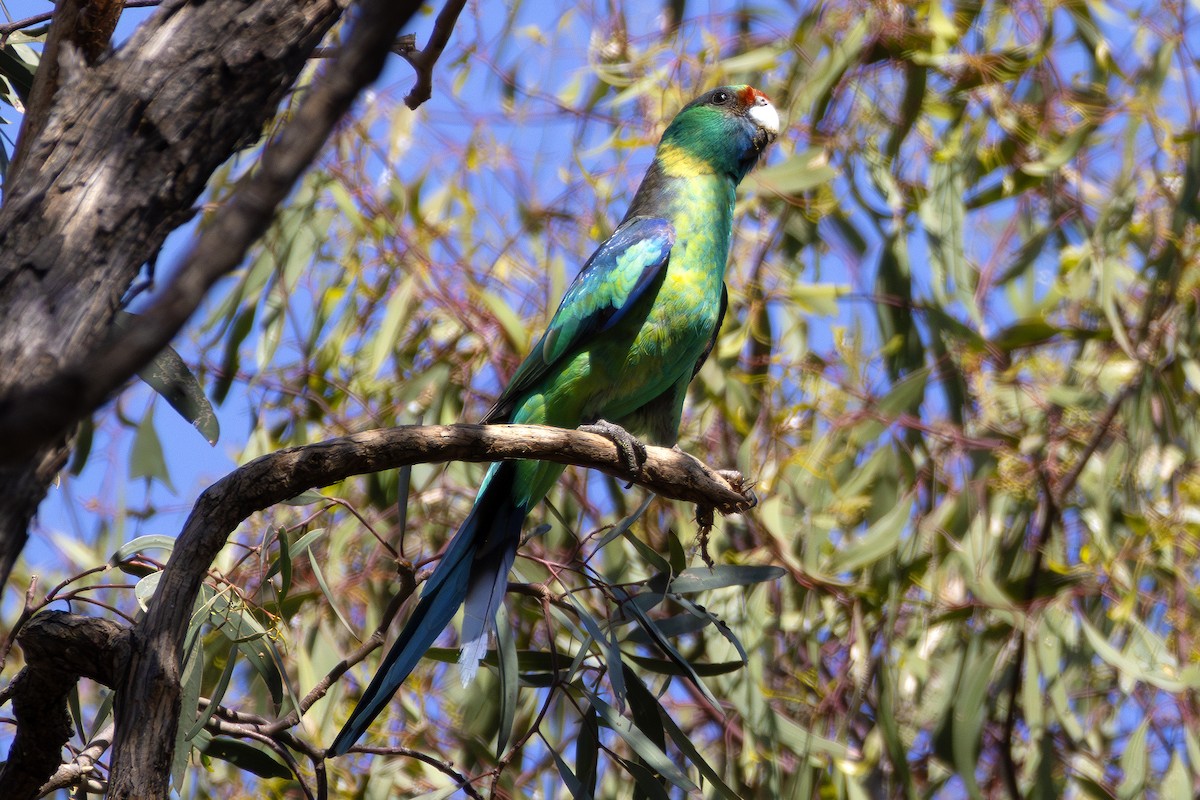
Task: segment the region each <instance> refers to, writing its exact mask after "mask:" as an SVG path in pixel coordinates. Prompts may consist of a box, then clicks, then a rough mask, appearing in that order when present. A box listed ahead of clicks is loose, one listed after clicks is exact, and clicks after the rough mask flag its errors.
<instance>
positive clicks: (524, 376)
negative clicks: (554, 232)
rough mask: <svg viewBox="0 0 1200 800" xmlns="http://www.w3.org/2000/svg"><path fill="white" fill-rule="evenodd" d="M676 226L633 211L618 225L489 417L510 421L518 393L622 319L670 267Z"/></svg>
mask: <svg viewBox="0 0 1200 800" xmlns="http://www.w3.org/2000/svg"><path fill="white" fill-rule="evenodd" d="M674 244H675V227H674V226H673V225H672V224H671V223H670V222H669V221H667V220H665V219H661V218H659V217H633V218H631V219H629V220H626V221H625V222H624V223H622V224H621V226H620V227H619V228H617V229H616V230H615V231H613V235H612V236H610V237H608V239H607V241H605V242H604V244H602V245H600V247H599V248H597V250H596V252H595V253H593V254H592V257H591V258H589V259H588V260H587V263H586V264H584V265H583V269H582V270H580V271H579V274H578V275H577V276H575V280H574V281H572V282H571V285H570V287H568V288H567V292H566V294H565V295H563V299H562V302H561V303H559V306H558V310H557V311H555V312H554V317H553V318H551V320H550V325H549V326H548V327H547V328H546V332H545V333H544V334H543V335H542V338H541V340H540V341H539V342H538V343H537V344H536V345H535V346H534V348H533V350H532V351H531V352H530V354H529V356H528V357H527V358H526V359H525V360H524V361H523V362H521V366H519V367H517V371H516V372H514V373H513V376H512V379H511V380H510V381H509V382H508V386H507V387H506V388H505V390H504V393H503V394H501V395H500V398H499V399H498V400H497V401H496V404H495V405H494V406H492V408H491V409H490V410H489V411H488V413H487V414H485V415H484V417H483V420H482V421H483V422H485V423H488V422H505V421H507V420H508V416H509V414H511V413H512V410H513V406H514V405H515V403H516V400H517V398H518V397H520V396H521V395H522V394H524V393H525V392H526V391H528V390H529V389H530V388H531V387H533V386H534V385H536V384H537V382H538V381H539V380H540V379H541V378H542V377H543V376H545V374H546V373H547V372H549V371H550V369H551V368H552V367H553V366H555V365H556V364H557V363H558V362H559V361H560V360H561V359H563V358H565V357H566V356H568V355H570V354H571V353H572V352H574V351H575V350H576V349H577V348H578V347H579V346H580V345H581V344H583V343H584V342H586V341H589V340H590V339H591V338H592V337H595V336H599V335H601V334H603V333H604V332H605V331H607V330H610V329H611V328H612V327H613V326H615V325H617V324H618V323H619V322H620V321H621V319H622V318H623V317H624V315H625V314H627V313H628V312H629V309H630V308H632V307H633V306H634V304H635V303H637V301H638V299H639V298H640V297H641V296H642V295H643V294H644V293H645V291H646V289H647V288H648V287H649V286H651V285H652V284H654V282H655V281H656V280H657V279H658V278H659V277H660V276H661V275H662V274H663V273H664V272H665V271H666V269H667V262H668V261H669V260H670V257H671V247H672V246H673V245H674Z"/></svg>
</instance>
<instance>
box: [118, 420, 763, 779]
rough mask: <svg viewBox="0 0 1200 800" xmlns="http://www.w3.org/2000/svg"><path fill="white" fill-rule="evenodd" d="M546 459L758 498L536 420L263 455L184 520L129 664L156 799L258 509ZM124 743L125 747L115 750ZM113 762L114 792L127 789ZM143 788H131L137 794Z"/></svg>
mask: <svg viewBox="0 0 1200 800" xmlns="http://www.w3.org/2000/svg"><path fill="white" fill-rule="evenodd" d="M505 459H538V460H543V461H554V462H557V463H560V464H576V465H579V466H586V467H591V468H594V469H598V470H600V471H602V472H605V473H606V474H609V475H613V476H616V477H619V478H622V479H626V480H632V481H633V482H635V483H637V484H639V485H641V486H643V487H645V488H647V489H650V490H652V491H655V492H657V493H659V494H661V495H663V496H664V497H669V498H674V499H678V500H686V501H690V502H694V503H698V504H700V505H701V506H702V507H709V508H714V509H716V510H718V511H720V512H721V513H734V512H740V511H744V510H746V509H748V508H750V507H751V506H752V505H754V501H753V499H752V498H751V497H747V496H745V495H742V494H740V493H739V492H738V491H736V490H735V489H734V487H733V486H731V485H730V483H729V481H728V480H726V478H725V477H723V476H722V475H720V474H718V473H717V472H715V471H714V470H712V469H710V468H709V467H707V466H705V465H704V464H702V463H700V462H699V461H698V460H696V459H695V458H692V457H691V456H688V455H686V454H684V453H682V452H680V451H678V450H669V449H666V448H662V447H647V448H646V460H645V462H644V463H643V464H642V466H641V467H640V468H639V469H638V470H637V471H636V474H630V470H629V468H628V467H626V466H625V463H624V461H623V459H622V457H621V454H620V453H619V452H618V450H617V447H616V445H614V444H613V443H612V442H611V441H610V440H608V439H606V438H604V437H603V436H599V435H597V434H593V433H585V432H583V431H572V430H563V429H559V428H547V427H542V426H537V425H413V426H407V427H401V428H389V429H384V430H375V431H367V432H364V433H358V434H354V435H353V436H344V437H341V438H338V439H330V440H328V441H325V442H318V443H316V444H310V445H305V446H303V447H293V448H289V449H287V450H280V451H278V452H275V453H270V454H268V455H265V456H262V457H260V458H257V459H255V460H254V461H251V462H250V463H248V464H246V465H244V466H241V467H239V468H238V469H236V470H234V471H233V472H231V473H230V474H228V475H226V476H225V477H224V478H222V479H221V480H219V481H217V482H216V483H214V484H213V485H212V486H210V487H209V488H208V489H206V490H205V491H204V492H203V493H202V494H201V495H200V497H199V498H198V499H197V501H196V504H195V506H194V507H193V509H192V513H191V514H190V515H189V516H188V519H187V521H186V522H185V523H184V527H183V531H182V532H181V533H180V535H179V539H178V541H177V543H176V546H175V549H174V551H173V553H172V555H171V560H170V561H169V562H167V566H166V569H165V570H164V571H163V575H162V578H161V579H160V580H159V584H158V589H157V591H156V592H155V595H154V599H153V601H152V602H151V604H150V609H149V612H148V613H147V615H146V618H145V619H144V620H143V621H142V623H141V624H140V625H139V628H138V634H137V637H136V645H135V649H134V653H133V658H132V661H131V665H130V670H129V672H128V674H127V675H126V676H125V678H124V681H123V683H122V685H121V690H120V691H119V693H118V698H120V697H122V696H125V697H130V698H132V697H137V700H138V702H137V703H136V704H134V703H120V702H119V703H118V709H119V711H118V717H117V739H118V742H121V741H122V740H124V742H125V743H124V746H125V747H126V748H128V753H127V754H126V755H125V756H124V757H125V758H129V759H137V764H138V771H139V774H140V777H139V778H138V779H137V780H138V781H139V782H138V783H130V782H129V779H128V778H125V779H124V780H125V781H126V782H125V783H124V784H123V785H126V786H134V785H136V786H139V787H140V789H141V791H142V792H143V793H146V786H147V785H149V786H150V787H151V789H152V790H151V791H149V792H148V794H150V795H152V796H155V792H154V791H153V788H154V787H155V786H156V784H154V783H152V782H151V783H149V784H147V783H145V781H151V780H152V776H153V775H154V774H155V773H154V772H152V771H151V770H152V769H153V765H160V767H161V773H160V774H161V778H160V780H161V781H162V784H161V788H162V790H163V792H165V791H166V785H167V784H166V781H167V776H168V775H169V773H170V769H169V767H168V766H167V765H169V764H170V763H171V758H172V748H173V747H174V742H175V731H176V728H177V727H178V724H179V713H180V708H179V700H180V685H179V680H180V674H181V671H182V663H181V654H182V652H183V642H184V636H185V634H186V631H187V627H188V622H189V620H190V618H191V614H192V609H193V606H194V603H195V601H196V597H197V596H198V594H199V591H200V586H201V584H202V582H203V580H204V576H205V574H206V572H207V570H208V568H209V566H210V565H211V564H212V562H213V559H215V558H216V556H217V554H218V553H219V552H220V550H221V548H222V547H223V546H224V545H225V542H226V539H227V538H228V536H229V534H231V533H232V532H233V530H234V529H235V528H236V527H237V526H238V525H239V524H240V523H241V522H242V521H243V520H244V519H246V518H247V517H248V516H250V514H252V513H254V512H255V511H259V510H261V509H264V508H266V507H268V506H270V505H273V504H275V503H279V502H282V501H283V500H287V499H288V498H291V497H295V496H296V495H298V494H300V493H301V492H303V491H305V490H307V489H311V488H313V487H319V486H327V485H329V484H331V483H336V482H338V481H341V480H344V479H346V478H349V477H351V476H353V475H359V474H362V473H366V472H378V471H380V470H387V469H395V468H397V467H402V466H406V465H409V464H418V463H440V462H444V461H476V462H484V461H499V460H505ZM117 747H118V746H117V745H114V755H116V751H117ZM118 763H120V762H119V761H118V760H117V759H114V768H113V784H112V785H113V787H114V788H113V793H112V796H113V797H121V796H128V795H125V794H120V793H118V792H117V791H116V789H117V788H118V787H119V786H120V785H122V784H118V780H120V778H119V776H118V772H119V770H118V768H117V764H118ZM130 794H132V791H130Z"/></svg>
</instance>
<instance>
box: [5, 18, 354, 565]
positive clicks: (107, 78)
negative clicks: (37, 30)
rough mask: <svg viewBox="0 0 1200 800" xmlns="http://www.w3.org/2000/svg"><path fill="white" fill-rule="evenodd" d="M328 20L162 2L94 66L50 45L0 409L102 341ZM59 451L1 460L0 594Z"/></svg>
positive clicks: (63, 451)
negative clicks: (53, 58)
mask: <svg viewBox="0 0 1200 800" xmlns="http://www.w3.org/2000/svg"><path fill="white" fill-rule="evenodd" d="M341 13H342V6H341V5H340V4H339V3H337V2H335V0H253V1H251V0H213V1H211V2H189V1H188V0H174V2H166V3H164V4H163V6H162V7H161V8H160V9H159V10H158V11H157V12H156V13H155V14H154V16H153V17H151V18H150V19H149V20H148V21H147V22H145V23H144V24H143V25H142V26H141V27H139V28H138V29H137V31H136V32H135V33H134V35H133V37H132V38H131V39H130V40H129V42H128V43H126V44H125V45H123V46H122V47H121V48H120V49H119V50H117V51H115V52H113V53H111V54H109V55H108V56H107V57H106V58H101V59H100V60H98V62H97V63H96V64H95V65H93V66H89V65H87V64H86V63H85V61H84V59H83V58H82V57H81V56H80V54H79V50H78V49H77V48H75V47H73V46H70V45H66V46H62V47H59V48H57V51H58V53H59V59H58V63H57V65H55V66H57V68H58V73H59V74H58V86H57V89H56V90H55V91H53V92H52V93H47V94H43V96H42V99H43V100H44V101H45V102H49V103H50V104H51V107H50V108H49V109H33V108H31V109H30V117H31V118H34V117H36V118H40V119H43V120H44V124H42V125H41V126H40V128H39V129H37V130H34V131H31V132H32V133H33V138H32V139H28V140H25V137H24V132H23V134H22V141H21V143H20V145H19V150H20V153H21V168H20V171H19V173H18V174H16V175H15V176H13V180H12V181H11V182H10V183H9V184H8V185H6V186H5V187H4V188H5V198H4V205H3V207H0V412H3V410H4V408H5V405H6V402H11V401H10V400H9V401H6V398H9V397H10V396H11V395H12V394H14V393H15V392H17V391H19V390H21V389H23V388H27V387H30V386H35V385H38V384H40V383H41V382H43V381H45V380H47V379H49V378H50V377H52V376H54V375H56V374H57V373H59V372H60V371H61V370H63V369H64V367H66V366H68V365H70V364H71V363H72V362H73V361H78V360H79V359H81V358H82V357H83V356H85V355H86V354H87V353H88V352H89V350H90V349H91V348H93V347H94V346H95V345H96V344H97V343H98V342H100V341H101V340H102V339H103V337H104V336H105V335H106V334H107V332H108V329H109V326H110V324H111V321H112V317H113V313H114V312H115V311H116V309H117V307H118V305H119V302H120V299H121V297H122V295H123V294H124V293H125V291H126V290H127V289H128V288H129V286H130V285H131V283H132V282H133V280H134V278H135V277H136V276H137V274H138V272H139V270H140V269H141V268H142V265H143V264H146V263H148V262H151V261H153V259H154V258H155V256H156V254H157V253H158V251H159V248H160V247H161V246H162V243H163V240H164V239H165V238H166V236H167V234H168V233H170V232H171V231H172V230H174V229H175V228H176V227H178V226H179V225H180V224H181V223H182V222H184V221H185V220H187V219H188V218H189V217H190V216H191V214H192V207H193V204H194V203H195V202H196V199H197V198H198V197H199V196H200V193H201V192H202V191H203V190H204V187H205V185H206V184H207V182H208V180H209V178H210V177H211V176H212V174H213V172H214V171H215V170H216V168H217V167H218V166H220V165H221V164H222V163H223V162H224V161H226V160H227V159H228V158H229V157H230V156H231V155H233V154H234V153H235V152H237V150H238V149H239V148H242V147H245V146H247V145H249V144H251V143H253V142H254V141H256V140H257V139H258V138H259V137H260V136H261V134H262V132H263V128H264V126H265V125H266V124H267V122H268V121H269V120H270V119H271V118H272V116H273V115H274V112H275V109H276V108H277V107H278V105H279V102H280V101H281V100H282V98H283V96H284V93H285V92H286V91H287V90H288V89H289V87H291V86H292V85H293V83H294V82H295V80H296V77H297V75H298V74H299V72H300V70H301V68H302V67H303V66H304V64H305V61H306V59H307V58H308V56H309V54H310V53H311V52H312V50H313V48H314V47H316V45H317V44H318V43H319V42H320V41H321V39H322V37H323V36H324V35H325V33H326V32H327V31H328V30H329V29H330V27H331V26H332V25H333V24H334V23H335V22H336V21H337V20H338V18H339V17H340V15H341ZM53 24H54V25H56V26H58V25H64V24H70V22H63V21H62V20H60V19H59V18H57V17H56V19H55V22H54V23H53ZM51 36H54V33H52V34H51ZM61 38H62V39H63V40H64V41H68V42H69V41H70V39H71V37H69V36H65V37H61ZM47 66H48V65H47V64H45V63H43V65H42V66H41V67H40V69H46V68H47ZM66 455H67V442H66V441H64V440H58V441H50V442H45V443H43V444H42V445H41V446H40V448H39V449H38V451H37V453H36V454H35V455H34V456H33V457H32V458H29V459H27V460H24V461H21V462H19V463H17V464H7V465H4V466H0V587H3V585H4V584H5V583H7V580H8V576H9V573H10V571H11V569H12V566H13V564H14V563H15V562H16V559H17V558H18V556H19V555H20V553H21V550H22V548H23V547H24V544H25V541H26V538H27V530H28V527H29V523H30V520H31V519H32V518H33V515H34V513H35V512H36V510H37V507H38V504H39V503H40V502H41V500H42V498H43V497H44V496H45V493H46V488H47V487H48V486H49V484H50V481H52V480H53V478H54V476H55V474H56V473H57V472H58V470H59V469H60V468H61V467H62V465H63V463H64V462H65V460H66Z"/></svg>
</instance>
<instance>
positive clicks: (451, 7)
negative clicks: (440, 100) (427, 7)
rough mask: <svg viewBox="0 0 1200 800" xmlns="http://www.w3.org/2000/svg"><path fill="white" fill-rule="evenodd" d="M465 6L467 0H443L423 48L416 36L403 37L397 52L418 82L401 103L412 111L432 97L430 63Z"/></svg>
mask: <svg viewBox="0 0 1200 800" xmlns="http://www.w3.org/2000/svg"><path fill="white" fill-rule="evenodd" d="M466 5H467V0H446V5H444V6H442V10H441V12H440V13H439V14H438V17H437V20H436V21H435V22H434V23H433V33H432V34H430V36H429V41H428V42H427V43H426V45H425V49H423V50H418V49H417V47H416V38H415V37H414V38H411V39H409V38H407V37H405V38H404V39H403V40H402V48H401V49H398V50H397V51H396V52H398V53H399V54H400V55H401V56H403V57H404V60H405V61H407V62H408V63H409V64H411V65H412V68H413V71H415V72H416V73H417V82H416V83H414V84H413V88H412V91H410V92H409V93H408V94H407V95H405V96H404V105H406V106H408V107H409V108H411V109H412V110H413V111H416V110H417V107H418V106H420V105H421V104H422V103H424V102H425V101H426V100H428V99H429V98H430V97H432V96H433V66H434V65H435V64H437V60H438V59H439V58H441V55H442V51H443V50H445V49H446V43H447V42H449V41H450V34H451V33H453V32H454V24H455V23H456V22H458V15H459V14H461V13H462V10H463V7H465V6H466Z"/></svg>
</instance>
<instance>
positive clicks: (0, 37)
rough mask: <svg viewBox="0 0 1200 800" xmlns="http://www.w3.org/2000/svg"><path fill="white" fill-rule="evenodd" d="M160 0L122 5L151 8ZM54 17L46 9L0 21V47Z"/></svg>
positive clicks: (127, 1)
mask: <svg viewBox="0 0 1200 800" xmlns="http://www.w3.org/2000/svg"><path fill="white" fill-rule="evenodd" d="M161 2H162V0H125V2H124V3H122V5H123V6H124V7H125V8H152V7H154V6H157V5H158V4H159V3H161ZM53 18H54V12H53V11H47V12H45V13H42V14H34V15H33V16H31V17H25V18H24V19H17V20H13V21H12V22H4V23H0V47H2V46H4V45H5V44H7V43H8V41H7V40H8V37H9V36H12V35H13V34H14V33H16V32H17V31H23V30H25V29H26V28H32V27H33V26H34V25H38V24H40V23H42V22H49V21H50V20H51V19H53Z"/></svg>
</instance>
